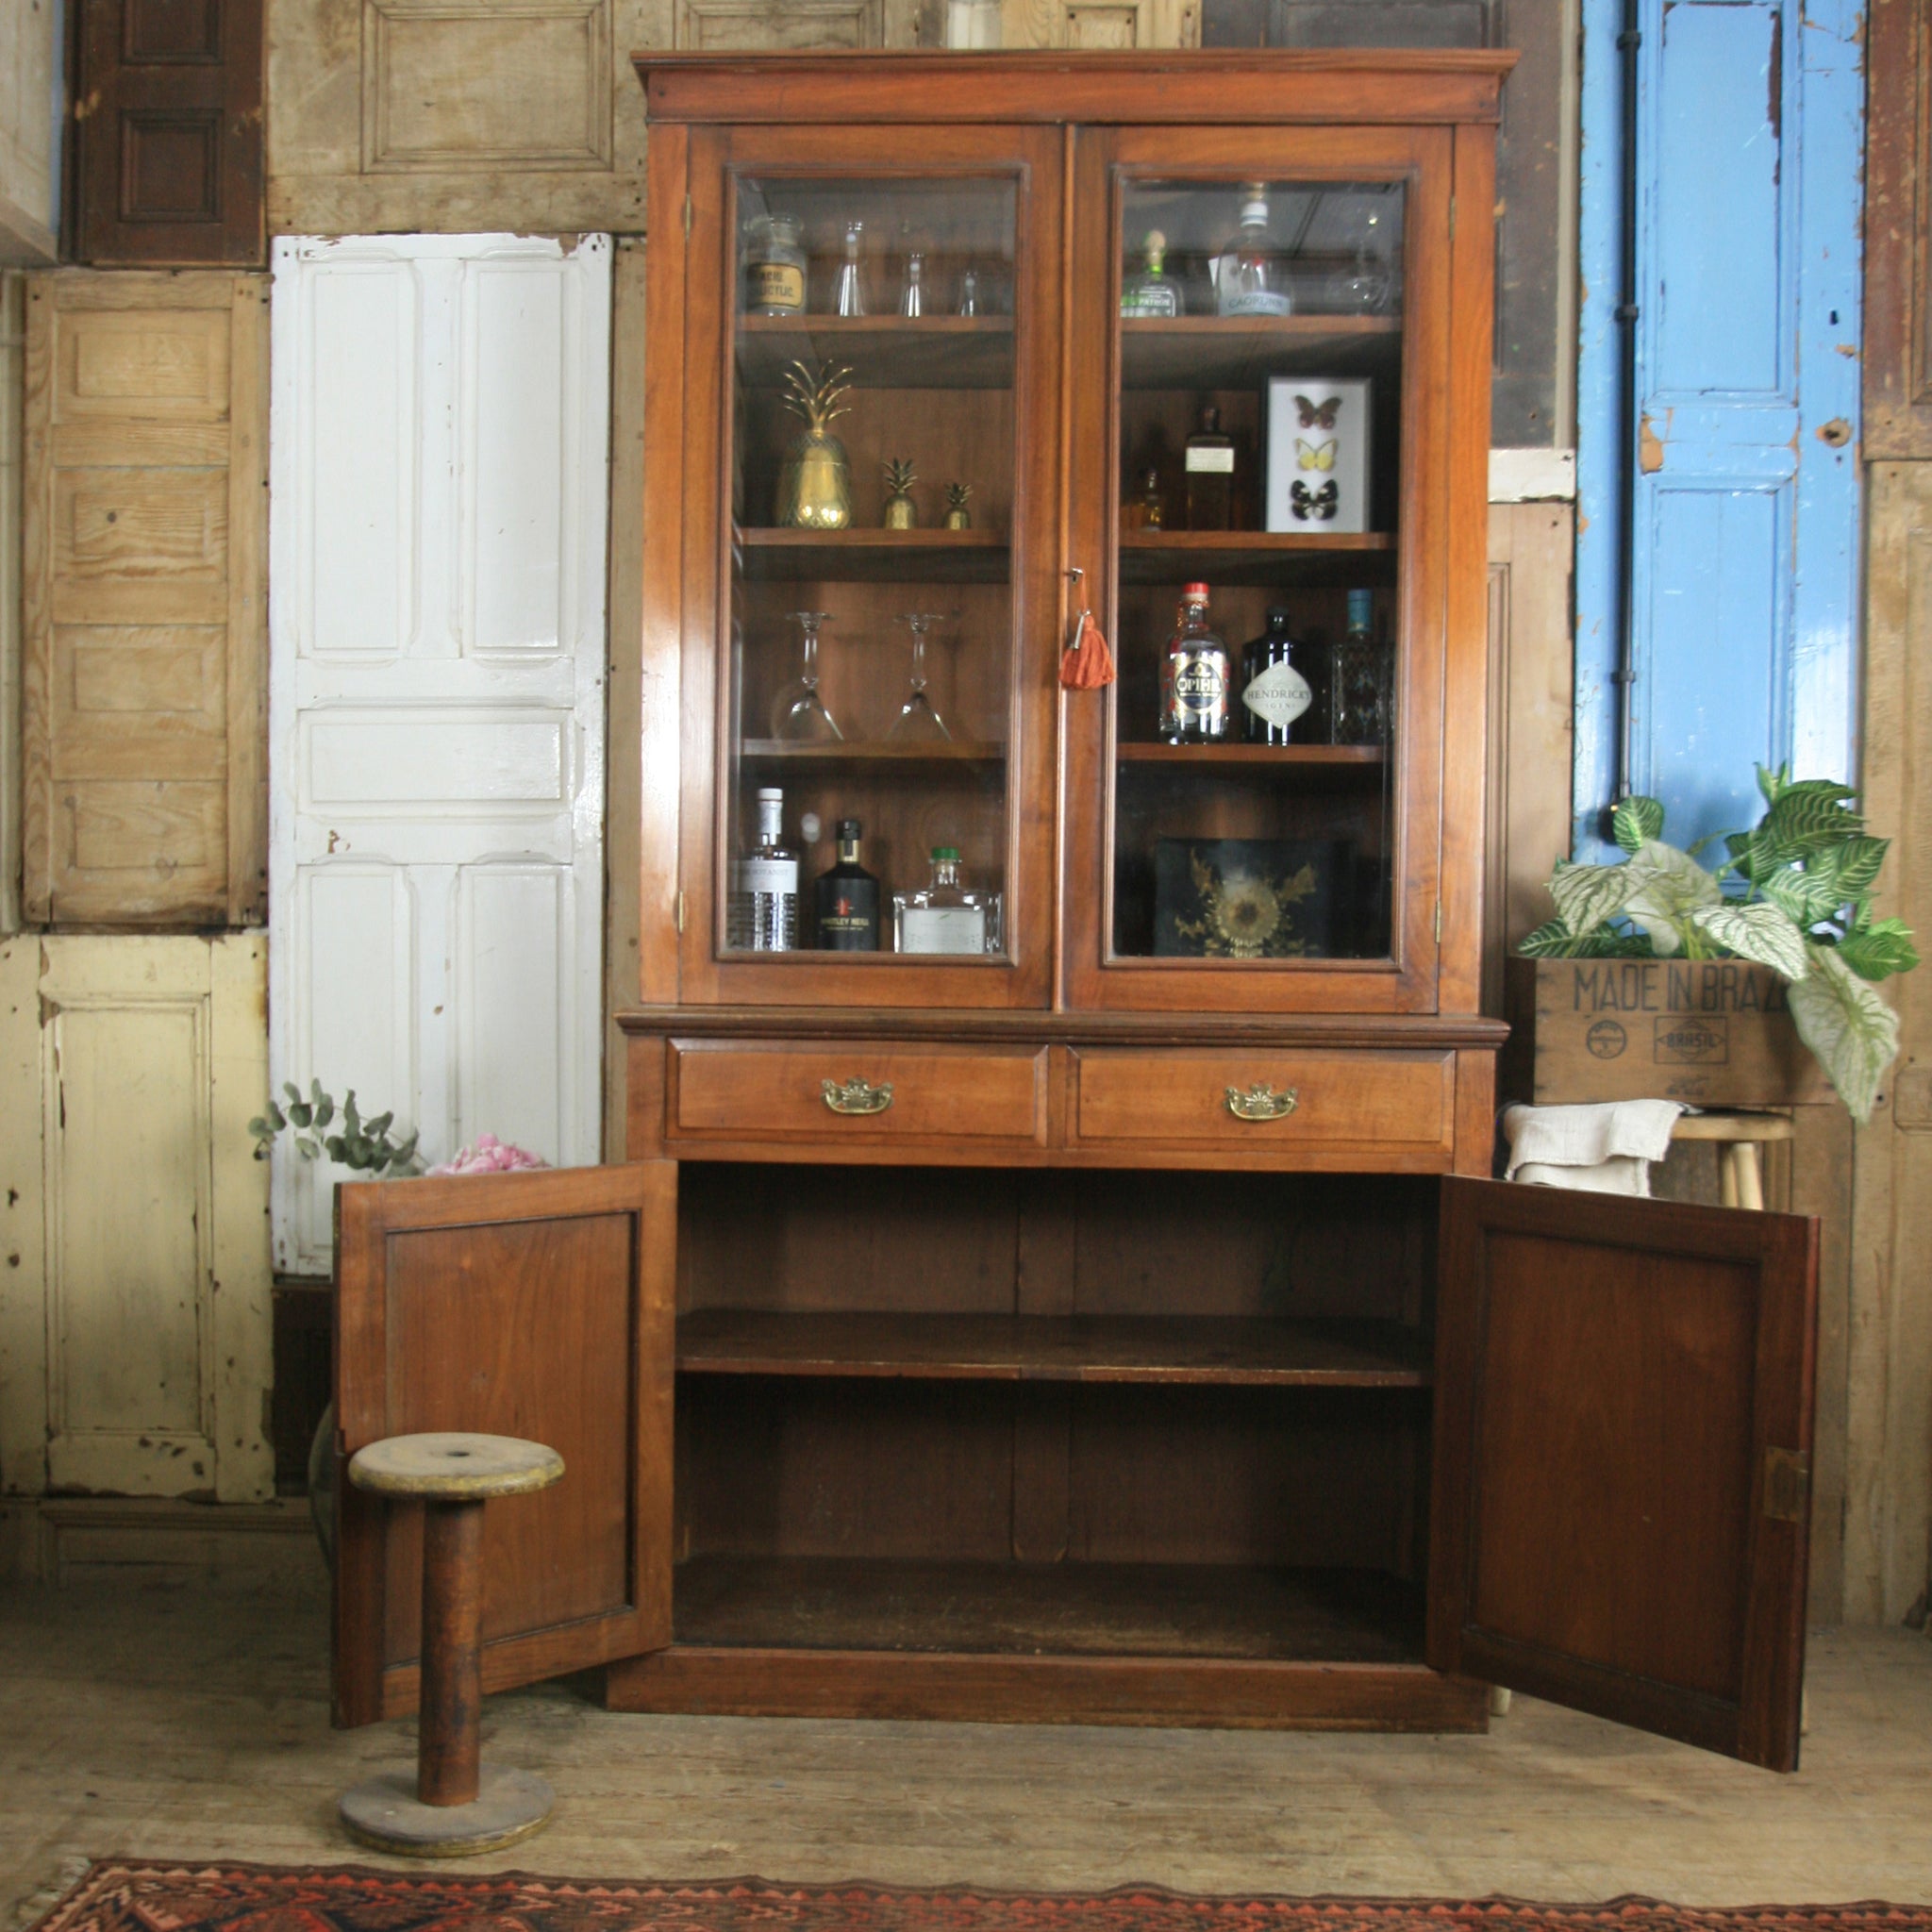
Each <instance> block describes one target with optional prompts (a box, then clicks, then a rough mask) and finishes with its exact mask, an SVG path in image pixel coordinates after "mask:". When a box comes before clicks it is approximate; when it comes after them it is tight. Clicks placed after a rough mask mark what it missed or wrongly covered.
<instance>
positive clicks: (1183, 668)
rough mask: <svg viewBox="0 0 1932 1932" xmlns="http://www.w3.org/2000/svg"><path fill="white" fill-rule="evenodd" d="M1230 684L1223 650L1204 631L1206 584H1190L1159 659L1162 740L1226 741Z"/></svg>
mask: <svg viewBox="0 0 1932 1932" xmlns="http://www.w3.org/2000/svg"><path fill="white" fill-rule="evenodd" d="M1228 685H1229V665H1228V658H1227V646H1226V645H1225V644H1224V642H1223V641H1221V639H1220V638H1219V637H1218V636H1217V635H1216V634H1215V633H1214V632H1213V631H1212V630H1210V629H1209V628H1208V586H1207V585H1206V584H1190V585H1189V586H1188V587H1187V589H1186V590H1184V591H1182V592H1181V608H1180V622H1179V624H1178V625H1176V626H1175V629H1174V635H1173V636H1172V637H1171V638H1169V639H1168V641H1167V652H1166V655H1165V657H1164V658H1162V660H1161V667H1160V736H1161V737H1162V738H1163V739H1165V740H1166V741H1167V742H1168V743H1169V744H1222V743H1224V742H1225V741H1226V739H1227V736H1228V724H1229V711H1228Z"/></svg>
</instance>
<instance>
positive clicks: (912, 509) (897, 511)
mask: <svg viewBox="0 0 1932 1932" xmlns="http://www.w3.org/2000/svg"><path fill="white" fill-rule="evenodd" d="M918 481H919V473H918V472H917V471H916V470H915V469H914V468H913V467H912V465H911V463H910V462H909V461H908V459H907V458H904V457H888V458H886V512H885V515H884V517H883V518H882V519H881V522H882V524H883V525H884V527H885V528H887V529H889V530H913V529H917V528H918V527H919V506H918V505H917V504H915V503H914V502H913V501H912V486H913V485H914V484H915V483H917V482H918Z"/></svg>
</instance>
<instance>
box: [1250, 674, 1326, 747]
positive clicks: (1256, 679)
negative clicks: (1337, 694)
mask: <svg viewBox="0 0 1932 1932" xmlns="http://www.w3.org/2000/svg"><path fill="white" fill-rule="evenodd" d="M1314 701H1315V693H1314V692H1313V691H1310V690H1309V689H1308V680H1307V678H1306V677H1304V676H1303V675H1301V673H1300V672H1299V671H1297V670H1296V669H1295V668H1294V666H1293V665H1292V664H1288V663H1282V664H1271V665H1269V666H1268V668H1267V669H1266V670H1265V671H1257V673H1256V674H1255V675H1254V676H1253V677H1251V678H1249V680H1248V688H1247V690H1246V691H1242V693H1241V703H1242V704H1244V705H1245V706H1247V708H1248V709H1249V710H1251V711H1252V712H1254V714H1255V715H1256V717H1257V718H1260V719H1263V720H1265V721H1266V722H1267V723H1268V724H1273V725H1274V727H1275V728H1276V729H1277V730H1285V729H1286V728H1287V727H1288V726H1289V725H1291V724H1293V723H1294V721H1295V720H1296V719H1297V718H1299V717H1300V716H1301V714H1302V713H1303V712H1304V711H1306V710H1307V708H1308V707H1309V706H1310V705H1311V704H1313V703H1314Z"/></svg>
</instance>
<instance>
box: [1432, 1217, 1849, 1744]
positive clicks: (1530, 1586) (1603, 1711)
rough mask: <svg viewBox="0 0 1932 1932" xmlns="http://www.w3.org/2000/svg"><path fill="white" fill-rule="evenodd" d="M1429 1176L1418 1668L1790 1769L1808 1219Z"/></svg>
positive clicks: (1806, 1376)
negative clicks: (1427, 1417) (1430, 1444)
mask: <svg viewBox="0 0 1932 1932" xmlns="http://www.w3.org/2000/svg"><path fill="white" fill-rule="evenodd" d="M1442 1187H1443V1196H1442V1219H1441V1241H1440V1249H1439V1252H1440V1257H1441V1260H1440V1266H1441V1283H1440V1291H1439V1296H1438V1329H1437V1342H1436V1424H1435V1430H1436V1449H1435V1473H1434V1487H1435V1504H1434V1511H1433V1517H1432V1547H1431V1553H1430V1559H1429V1630H1428V1657H1429V1661H1430V1663H1432V1664H1433V1665H1434V1666H1435V1667H1436V1668H1437V1669H1438V1670H1441V1671H1451V1672H1458V1673H1462V1674H1467V1675H1470V1676H1474V1677H1479V1678H1484V1679H1487V1680H1488V1681H1489V1682H1491V1683H1495V1684H1506V1685H1509V1686H1511V1687H1512V1688H1514V1689H1516V1690H1520V1691H1528V1692H1530V1693H1531V1694H1533V1695H1535V1696H1538V1697H1546V1698H1550V1699H1553V1700H1554V1701H1555V1702H1557V1703H1559V1704H1567V1705H1570V1706H1572V1707H1574V1708H1576V1709H1578V1710H1588V1711H1593V1712H1595V1713H1596V1714H1597V1715H1599V1716H1601V1717H1608V1718H1614V1719H1617V1720H1618V1721H1620V1722H1622V1723H1624V1724H1635V1725H1637V1726H1639V1727H1640V1728H1641V1729H1643V1730H1649V1731H1656V1732H1657V1733H1659V1734H1661V1735H1662V1736H1664V1737H1668V1738H1677V1739H1681V1740H1684V1741H1685V1742H1687V1743H1692V1744H1700V1745H1703V1746H1704V1747H1705V1748H1707V1749H1708V1750H1712V1751H1721V1752H1724V1753H1725V1754H1727V1755H1728V1756H1730V1757H1741V1758H1743V1759H1745V1760H1746V1761H1747V1762H1749V1763H1752V1764H1761V1765H1765V1766H1768V1767H1769V1768H1770V1769H1772V1770H1774V1771H1791V1770H1794V1769H1795V1768H1796V1766H1797V1762H1798V1717H1799V1697H1800V1693H1801V1691H1802V1689H1803V1677H1804V1662H1805V1621H1804V1609H1805V1564H1806V1551H1807V1532H1808V1524H1809V1490H1810V1459H1811V1396H1812V1376H1813V1362H1814V1354H1815V1347H1816V1341H1815V1333H1816V1326H1817V1277H1818V1224H1817V1223H1816V1222H1815V1221H1812V1220H1809V1219H1806V1218H1803V1217H1799V1216H1796V1215H1788V1214H1764V1213H1747V1212H1744V1211H1741V1210H1740V1209H1737V1208H1691V1207H1684V1206H1680V1205H1678V1204H1676V1203H1672V1202H1662V1201H1638V1200H1632V1199H1630V1198H1629V1197H1627V1196H1623V1195H1606V1194H1587V1193H1577V1192H1574V1191H1558V1190H1555V1189H1546V1188H1534V1187H1522V1186H1511V1185H1506V1184H1503V1183H1499V1182H1494V1181H1469V1180H1448V1181H1444V1182H1443V1184H1442Z"/></svg>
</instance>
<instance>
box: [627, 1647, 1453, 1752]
mask: <svg viewBox="0 0 1932 1932" xmlns="http://www.w3.org/2000/svg"><path fill="white" fill-rule="evenodd" d="M604 1701H605V1704H606V1705H607V1706H608V1707H609V1708H610V1709H612V1710H639V1711H658V1712H674V1711H675V1712H679V1713H682V1714H685V1715H690V1716H711V1717H843V1718H849V1717H869V1718H906V1719H930V1720H937V1721H941V1722H951V1723H963V1724H972V1723H977V1724H1171V1725H1182V1726H1196V1727H1201V1728H1206V1729H1216V1730H1219V1729H1239V1730H1324V1731H1482V1730H1487V1729H1488V1727H1489V1690H1488V1687H1487V1686H1486V1685H1483V1684H1479V1683H1477V1682H1475V1681H1474V1679H1473V1678H1468V1677H1450V1676H1444V1675H1443V1674H1441V1672H1438V1671H1432V1670H1430V1669H1428V1668H1427V1667H1426V1666H1425V1665H1423V1664H1341V1663H1338V1664H1327V1663H1307V1662H1281V1661H1273V1660H1268V1661H1256V1660H1252V1659H1247V1658H1228V1659H1222V1658H1200V1657H996V1656H985V1655H971V1654H958V1653H956V1654H951V1655H948V1654H945V1653H934V1652H920V1653H907V1652H893V1651H856V1650H811V1651H802V1650H776V1649H774V1650H758V1649H747V1648H740V1647H736V1646H729V1647H727V1646H724V1645H711V1644H698V1643H674V1644H673V1645H672V1646H671V1647H670V1648H669V1649H668V1650H659V1651H653V1652H651V1653H649V1654H648V1655H646V1656H643V1657H625V1658H624V1659H623V1660H622V1661H621V1662H618V1663H614V1664H611V1665H610V1666H609V1667H608V1670H607V1672H606V1674H605V1681H604Z"/></svg>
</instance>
